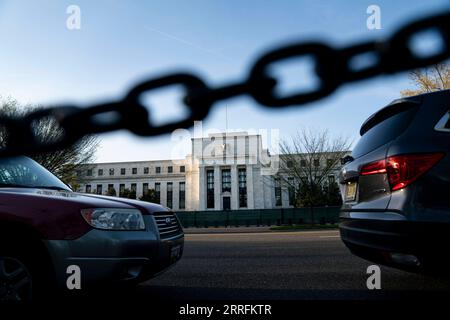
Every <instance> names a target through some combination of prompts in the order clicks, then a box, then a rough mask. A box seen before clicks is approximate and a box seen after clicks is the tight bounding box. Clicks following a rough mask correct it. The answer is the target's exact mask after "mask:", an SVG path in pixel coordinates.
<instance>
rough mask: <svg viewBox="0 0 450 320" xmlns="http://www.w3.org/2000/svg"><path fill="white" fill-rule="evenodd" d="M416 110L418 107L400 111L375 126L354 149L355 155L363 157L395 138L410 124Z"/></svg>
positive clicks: (353, 153) (355, 156)
mask: <svg viewBox="0 0 450 320" xmlns="http://www.w3.org/2000/svg"><path fill="white" fill-rule="evenodd" d="M416 111H417V107H416V108H411V109H408V110H406V111H402V112H399V113H397V114H395V115H393V116H391V117H389V118H387V119H385V120H383V121H382V122H380V123H378V124H377V125H375V126H373V127H372V128H371V129H369V130H368V131H367V132H365V133H364V134H363V136H362V137H361V138H360V139H359V141H358V143H357V144H356V146H355V148H354V149H353V152H352V155H353V157H354V158H358V157H361V156H363V155H365V154H366V153H369V152H370V151H372V150H375V149H376V148H378V147H381V146H382V145H384V144H386V143H388V142H389V141H392V140H394V139H395V138H396V137H398V136H399V135H400V134H402V133H403V131H405V129H406V128H407V127H408V126H409V124H410V123H411V120H412V119H413V117H414V115H415V113H416Z"/></svg>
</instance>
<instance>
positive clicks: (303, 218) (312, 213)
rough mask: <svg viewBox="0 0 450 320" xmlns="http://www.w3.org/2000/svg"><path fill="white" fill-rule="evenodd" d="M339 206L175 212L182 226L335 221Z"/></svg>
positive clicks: (337, 218) (202, 226)
mask: <svg viewBox="0 0 450 320" xmlns="http://www.w3.org/2000/svg"><path fill="white" fill-rule="evenodd" d="M339 210H340V207H318V208H312V209H310V208H288V209H253V210H229V211H185V212H177V216H178V218H179V219H180V221H181V223H182V225H183V227H185V228H188V227H198V228H204V227H227V226H272V225H285V224H287V225H290V224H311V223H320V224H325V223H337V222H338V220H339Z"/></svg>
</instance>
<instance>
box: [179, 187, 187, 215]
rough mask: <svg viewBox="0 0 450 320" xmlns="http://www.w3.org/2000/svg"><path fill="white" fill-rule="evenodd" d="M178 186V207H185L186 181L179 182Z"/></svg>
mask: <svg viewBox="0 0 450 320" xmlns="http://www.w3.org/2000/svg"><path fill="white" fill-rule="evenodd" d="M179 186H180V188H179V192H180V194H179V199H180V201H179V205H178V207H179V208H180V209H185V208H186V183H185V182H180V185H179Z"/></svg>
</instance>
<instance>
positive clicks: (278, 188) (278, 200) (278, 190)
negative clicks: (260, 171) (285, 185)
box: [275, 179, 281, 206]
mask: <svg viewBox="0 0 450 320" xmlns="http://www.w3.org/2000/svg"><path fill="white" fill-rule="evenodd" d="M275 205H276V206H281V183H280V179H275Z"/></svg>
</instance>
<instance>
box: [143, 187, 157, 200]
mask: <svg viewBox="0 0 450 320" xmlns="http://www.w3.org/2000/svg"><path fill="white" fill-rule="evenodd" d="M139 200H141V201H147V202H153V203H159V199H158V197H157V196H156V191H155V190H153V189H148V190H146V191H144V194H143V195H142V197H140V198H139Z"/></svg>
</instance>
